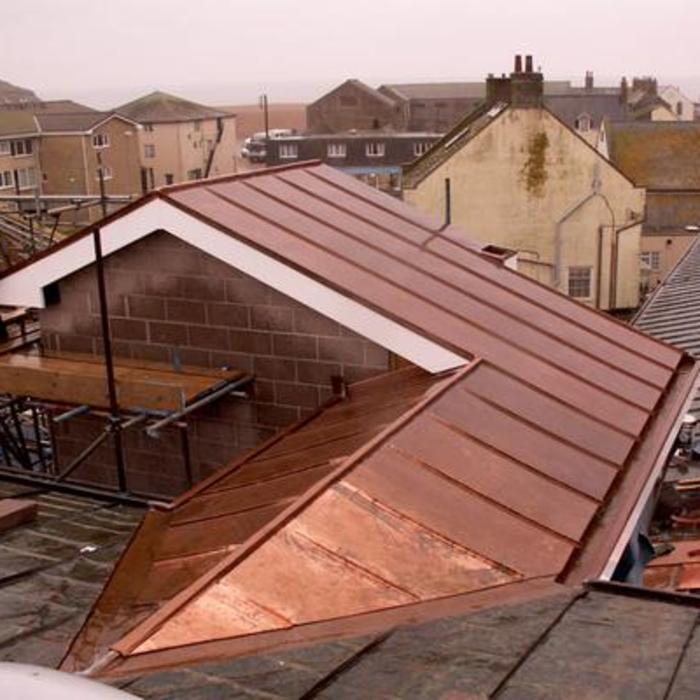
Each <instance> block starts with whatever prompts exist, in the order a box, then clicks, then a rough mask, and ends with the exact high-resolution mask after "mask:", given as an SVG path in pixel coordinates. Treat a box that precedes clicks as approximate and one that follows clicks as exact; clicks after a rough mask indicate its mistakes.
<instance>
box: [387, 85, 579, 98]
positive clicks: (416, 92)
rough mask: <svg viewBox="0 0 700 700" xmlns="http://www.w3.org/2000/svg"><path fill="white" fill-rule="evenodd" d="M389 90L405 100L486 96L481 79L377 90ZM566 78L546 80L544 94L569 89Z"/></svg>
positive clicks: (562, 91) (396, 86)
mask: <svg viewBox="0 0 700 700" xmlns="http://www.w3.org/2000/svg"><path fill="white" fill-rule="evenodd" d="M382 89H385V90H389V91H391V92H393V93H395V94H397V95H399V96H400V97H402V98H403V99H406V100H440V99H460V98H473V99H483V98H485V97H486V83H485V82H484V81H483V80H480V81H473V82H466V83H460V82H445V83H441V82H437V83H392V84H387V85H381V86H380V87H379V90H382ZM571 89H572V88H571V83H570V82H569V81H568V80H546V81H545V82H544V94H545V95H548V94H561V93H566V92H568V91H569V90H571Z"/></svg>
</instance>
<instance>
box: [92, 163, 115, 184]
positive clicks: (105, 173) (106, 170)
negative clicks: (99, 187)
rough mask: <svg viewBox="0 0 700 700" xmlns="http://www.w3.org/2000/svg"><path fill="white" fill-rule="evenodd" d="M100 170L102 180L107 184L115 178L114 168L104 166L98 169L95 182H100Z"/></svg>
mask: <svg viewBox="0 0 700 700" xmlns="http://www.w3.org/2000/svg"><path fill="white" fill-rule="evenodd" d="M100 170H102V179H103V180H104V181H105V182H106V181H107V180H111V179H112V178H113V177H114V172H113V170H112V168H110V167H109V165H104V164H103V165H102V166H100V167H98V168H97V172H96V173H95V180H97V181H99V179H100Z"/></svg>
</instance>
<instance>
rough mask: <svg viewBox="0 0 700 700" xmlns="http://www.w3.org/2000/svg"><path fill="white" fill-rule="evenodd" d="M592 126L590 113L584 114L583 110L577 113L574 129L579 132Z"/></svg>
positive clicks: (583, 131)
mask: <svg viewBox="0 0 700 700" xmlns="http://www.w3.org/2000/svg"><path fill="white" fill-rule="evenodd" d="M592 128H593V120H592V119H591V115H590V114H586V113H585V112H584V113H583V114H579V115H578V117H576V131H580V132H581V133H586V132H588V131H590V130H591V129H592Z"/></svg>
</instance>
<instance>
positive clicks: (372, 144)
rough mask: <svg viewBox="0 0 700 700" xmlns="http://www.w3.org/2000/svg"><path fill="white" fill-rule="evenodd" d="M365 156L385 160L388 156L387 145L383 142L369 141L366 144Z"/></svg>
mask: <svg viewBox="0 0 700 700" xmlns="http://www.w3.org/2000/svg"><path fill="white" fill-rule="evenodd" d="M365 155H366V156H367V157H368V158H383V157H384V156H385V155H386V144H385V143H384V142H383V141H368V142H367V143H366V144H365Z"/></svg>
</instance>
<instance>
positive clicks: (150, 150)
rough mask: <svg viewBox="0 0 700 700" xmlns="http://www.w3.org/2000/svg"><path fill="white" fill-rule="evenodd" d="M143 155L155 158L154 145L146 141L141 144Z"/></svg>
mask: <svg viewBox="0 0 700 700" xmlns="http://www.w3.org/2000/svg"><path fill="white" fill-rule="evenodd" d="M143 156H144V158H155V157H156V147H155V145H154V144H152V143H146V144H144V146H143Z"/></svg>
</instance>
